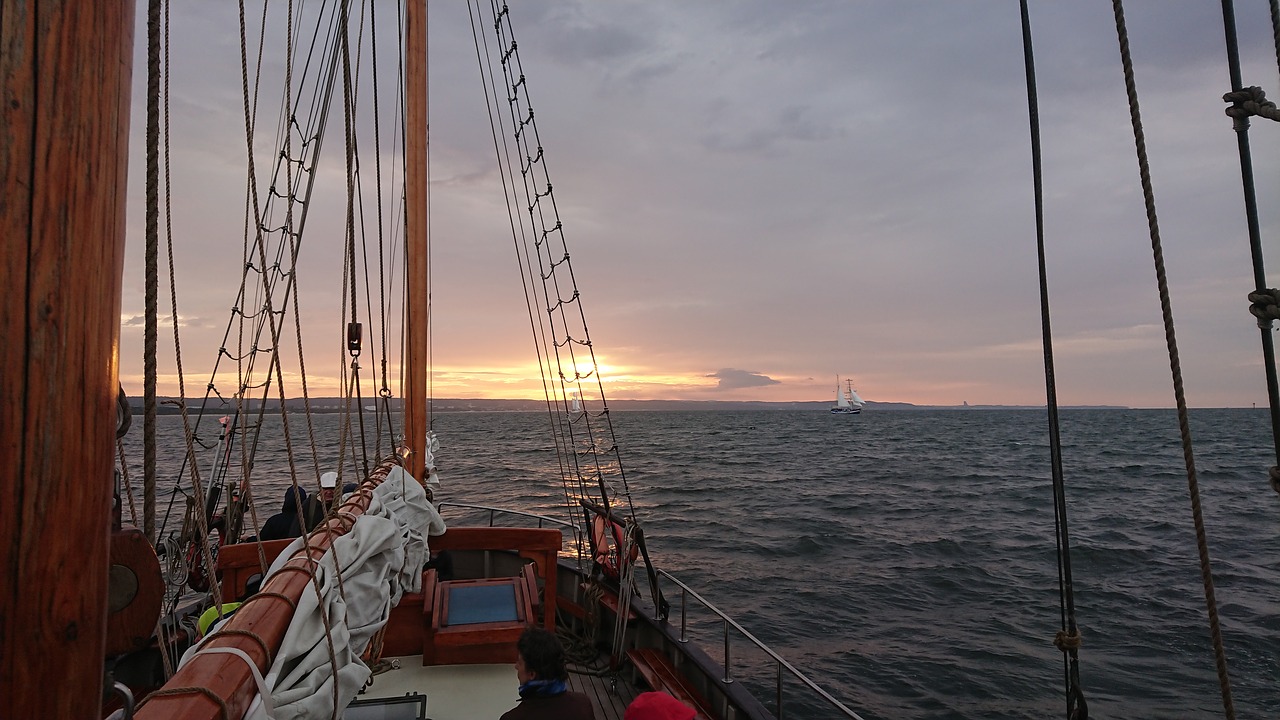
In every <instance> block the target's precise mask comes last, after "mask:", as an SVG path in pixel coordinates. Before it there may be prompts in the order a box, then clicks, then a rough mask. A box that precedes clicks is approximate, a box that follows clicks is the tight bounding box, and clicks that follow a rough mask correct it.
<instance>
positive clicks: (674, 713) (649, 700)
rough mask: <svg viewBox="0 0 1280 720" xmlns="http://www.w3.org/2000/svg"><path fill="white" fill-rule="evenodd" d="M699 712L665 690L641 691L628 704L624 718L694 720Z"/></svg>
mask: <svg viewBox="0 0 1280 720" xmlns="http://www.w3.org/2000/svg"><path fill="white" fill-rule="evenodd" d="M697 714H698V713H697V712H696V711H695V710H694V709H693V708H691V707H689V706H688V705H685V704H684V703H682V702H680V701H679V700H677V699H675V698H673V697H671V696H670V695H668V694H667V693H664V692H646V693H640V694H639V695H637V696H636V699H635V700H632V701H631V704H630V705H628V706H627V712H626V714H625V715H623V716H622V717H623V720H693V718H694V717H695V716H697Z"/></svg>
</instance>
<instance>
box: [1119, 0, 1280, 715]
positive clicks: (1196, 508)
mask: <svg viewBox="0 0 1280 720" xmlns="http://www.w3.org/2000/svg"><path fill="white" fill-rule="evenodd" d="M1229 4H1230V0H1224V2H1223V8H1224V9H1225V8H1226V7H1227V5H1229ZM1112 7H1113V9H1114V10H1115V18H1116V36H1117V38H1118V40H1119V43H1120V59H1121V61H1122V62H1123V64H1124V87H1125V92H1126V94H1127V95H1128V97H1129V119H1130V122H1131V123H1132V125H1133V139H1134V145H1135V147H1136V151H1137V158H1138V174H1139V176H1140V177H1141V180H1142V199H1143V203H1144V205H1145V206H1146V210H1147V226H1148V228H1149V230H1150V233H1151V252H1152V258H1153V261H1154V264H1155V271H1156V284H1157V286H1158V288H1159V292H1160V312H1161V315H1162V316H1163V318H1164V336H1165V343H1166V344H1167V345H1168V349H1169V370H1170V372H1171V373H1172V375H1173V393H1174V398H1175V399H1176V401H1177V406H1178V431H1179V432H1180V433H1181V435H1182V457H1183V461H1184V462H1185V464H1186V468H1187V491H1188V494H1189V495H1190V499H1191V517H1192V519H1193V521H1194V522H1195V531H1196V550H1197V551H1198V552H1199V555H1200V577H1201V581H1202V582H1203V584H1204V599H1205V608H1206V611H1207V613H1208V616H1209V631H1210V634H1211V635H1212V637H1213V654H1214V659H1215V662H1216V665H1217V670H1218V684H1219V687H1220V689H1221V691H1222V707H1223V710H1224V712H1225V713H1226V717H1227V718H1234V717H1235V708H1234V706H1233V704H1232V702H1231V680H1230V678H1229V676H1228V675H1227V656H1226V651H1225V650H1224V649H1223V644H1222V629H1221V627H1220V626H1219V623H1218V603H1217V600H1216V599H1215V598H1214V592H1213V571H1212V568H1211V565H1210V561H1209V545H1208V541H1207V539H1206V536H1205V530H1204V516H1203V513H1202V512H1201V508H1200V486H1199V482H1198V480H1197V479H1196V463H1195V457H1194V455H1193V453H1192V443H1191V426H1190V423H1189V418H1188V413H1187V401H1186V396H1185V393H1184V392H1183V385H1182V365H1181V362H1180V361H1179V359H1178V341H1177V338H1176V337H1175V336H1174V326H1173V307H1172V305H1171V303H1170V300H1169V282H1168V278H1167V277H1166V275H1165V268H1164V249H1163V245H1162V243H1161V241H1160V225H1159V222H1158V221H1157V218H1156V201H1155V191H1154V190H1153V188H1152V183H1151V169H1150V166H1149V165H1148V163H1147V142H1146V136H1145V135H1144V134H1143V131H1142V115H1141V112H1140V111H1139V108H1138V88H1137V84H1136V82H1135V80H1134V73H1133V58H1132V56H1131V54H1130V52H1129V31H1128V29H1127V28H1126V26H1125V20H1124V3H1123V1H1122V0H1112ZM1264 337H1268V338H1269V336H1268V335H1267V334H1266V333H1265V332H1264ZM1269 366H1270V363H1269ZM1273 412H1274V406H1273Z"/></svg>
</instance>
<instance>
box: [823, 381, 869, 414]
mask: <svg viewBox="0 0 1280 720" xmlns="http://www.w3.org/2000/svg"><path fill="white" fill-rule="evenodd" d="M863 405H866V402H864V401H863V399H862V398H861V397H859V396H858V391H857V390H854V389H853V381H852V380H845V387H844V389H843V390H842V389H841V388H840V376H839V375H837V376H836V405H835V407H833V408H831V413H832V414H833V415H857V414H858V413H860V412H862V406H863Z"/></svg>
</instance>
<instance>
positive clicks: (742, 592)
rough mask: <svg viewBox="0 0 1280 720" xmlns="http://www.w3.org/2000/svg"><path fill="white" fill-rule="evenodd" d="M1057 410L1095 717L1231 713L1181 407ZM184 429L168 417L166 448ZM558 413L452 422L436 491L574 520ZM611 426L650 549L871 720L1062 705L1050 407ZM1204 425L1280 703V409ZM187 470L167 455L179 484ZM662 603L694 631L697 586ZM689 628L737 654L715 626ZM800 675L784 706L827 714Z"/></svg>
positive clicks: (765, 692) (746, 671)
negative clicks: (553, 431) (1204, 579)
mask: <svg viewBox="0 0 1280 720" xmlns="http://www.w3.org/2000/svg"><path fill="white" fill-rule="evenodd" d="M1061 420H1062V441H1063V454H1064V470H1065V477H1066V483H1067V503H1068V511H1067V512H1068V520H1069V523H1070V533H1071V544H1072V563H1073V571H1074V579H1075V603H1076V612H1077V619H1078V622H1079V624H1080V627H1081V632H1082V634H1083V638H1084V645H1083V648H1082V649H1081V651H1080V668H1081V676H1082V679H1083V683H1084V690H1085V696H1086V699H1087V701H1088V703H1089V708H1090V711H1091V715H1092V716H1093V717H1095V718H1214V717H1222V716H1223V710H1222V700H1221V695H1220V692H1219V688H1218V680H1217V674H1216V672H1215V669H1214V660H1213V654H1212V650H1211V645H1210V639H1209V630H1208V621H1207V620H1206V615H1205V607H1204V594H1203V590H1202V586H1201V580H1200V570H1199V564H1198V559H1197V554H1196V546H1195V536H1194V531H1193V526H1192V521H1191V510H1190V504H1189V500H1188V494H1187V477H1186V471H1185V465H1184V462H1183V457H1182V450H1181V444H1180V439H1179V435H1178V429H1177V416H1176V414H1175V413H1174V411H1172V410H1066V411H1063V412H1062V418H1061ZM277 422H278V421H277ZM339 422H340V416H338V415H321V416H317V417H316V420H315V429H316V433H317V435H319V436H321V437H322V438H323V437H336V434H337V432H338V423H339ZM369 422H372V421H371V420H370V421H369ZM179 423H180V420H179V419H178V418H176V417H162V418H160V432H161V434H162V440H161V442H162V444H163V445H164V446H165V447H166V448H167V450H169V451H172V450H174V449H177V448H178V447H180V442H181V440H180V437H181V436H180V433H178V432H177V431H178V429H179V428H180V424H179ZM547 424H548V417H547V415H546V414H545V413H446V414H438V415H437V416H436V417H435V420H434V428H435V430H436V432H437V433H438V434H439V436H440V440H441V449H440V452H439V453H438V454H437V462H438V465H439V466H440V469H441V475H442V480H443V482H444V486H443V489H442V490H441V491H440V492H439V493H438V495H437V499H442V500H446V501H456V502H470V503H478V504H485V505H500V506H514V507H521V508H525V509H534V510H537V511H541V512H544V513H546V514H549V515H552V516H555V517H567V514H566V513H565V510H564V493H563V491H562V489H561V487H560V483H559V480H558V479H557V476H556V468H557V463H556V458H555V454H554V452H553V450H552V447H551V444H550V442H549V441H548V440H547V439H546V437H547V434H546V431H545V429H546V427H547ZM140 425H141V423H140V422H137V423H135V430H134V431H133V432H132V433H131V436H130V438H129V441H128V445H129V446H130V448H131V450H130V457H131V474H132V475H133V477H134V478H135V479H136V478H138V477H140V469H139V467H138V465H137V464H138V463H140V462H141V457H142V456H141V452H140V449H139V448H138V444H139V443H140V440H138V439H137V438H138V436H139V435H140ZM613 425H614V429H615V432H616V435H617V439H618V443H619V446H620V448H621V452H622V457H623V464H624V468H625V469H626V477H627V480H628V484H629V487H630V490H631V495H632V501H633V502H634V504H635V507H636V512H637V516H638V517H639V519H640V521H641V523H642V525H643V527H644V530H645V533H646V536H647V538H648V542H649V548H650V552H651V556H652V557H653V559H654V562H655V563H656V564H657V565H658V566H659V567H661V568H663V569H665V570H667V571H669V572H671V573H673V574H674V575H675V576H677V577H679V578H680V579H681V580H683V581H685V582H686V583H688V584H690V585H691V586H693V587H695V588H697V589H699V591H700V593H701V594H702V595H703V596H704V597H705V598H706V599H707V600H709V601H711V602H713V603H715V604H716V605H718V606H719V607H720V608H721V609H722V610H725V611H726V612H728V613H729V614H731V615H732V616H733V617H734V618H735V619H737V620H738V621H739V622H740V623H741V624H742V625H744V626H745V627H746V628H747V629H748V630H749V631H750V632H752V633H754V634H755V635H756V636H757V637H759V638H760V639H761V640H763V641H765V642H766V643H768V644H769V645H770V646H771V647H773V648H774V649H775V650H776V651H778V652H779V653H780V654H782V655H783V656H784V657H786V658H787V659H788V660H789V661H790V662H791V663H792V664H794V665H795V666H796V667H797V668H799V669H800V670H801V671H802V672H804V673H806V674H807V675H809V676H810V677H811V678H812V679H813V680H815V681H816V682H818V683H819V684H820V685H822V686H823V687H824V688H826V689H827V690H828V691H829V692H831V693H832V694H833V695H834V696H835V697H837V698H838V699H840V700H841V701H843V702H844V703H845V704H846V705H848V706H849V707H851V708H852V709H853V710H855V711H856V712H858V713H859V714H861V715H862V716H863V717H864V718H867V719H868V720H870V719H871V718H921V719H923V718H1047V717H1063V716H1065V702H1064V700H1063V662H1062V655H1061V653H1060V652H1058V651H1057V650H1056V649H1055V648H1054V646H1053V644H1052V639H1053V636H1054V633H1055V632H1056V631H1057V630H1058V628H1059V622H1060V611H1059V605H1058V581H1057V567H1056V564H1055V560H1054V557H1055V550H1054V548H1055V545H1054V528H1053V517H1054V514H1053V500H1052V494H1051V487H1050V472H1051V470H1050V458H1049V443H1048V431H1047V421H1046V419H1045V414H1044V412H1043V411H1032V410H969V411H963V410H939V411H882V412H876V411H874V410H873V411H868V412H865V413H863V414H862V415H857V416H833V415H830V414H828V413H826V412H790V411H750V412H732V411H720V412H615V413H613ZM277 427H278V426H277ZM1191 427H1192V434H1193V438H1194V440H1195V453H1196V455H1195V457H1196V463H1197V469H1198V475H1199V482H1200V490H1201V494H1202V499H1203V505H1204V515H1205V522H1206V525H1207V528H1208V542H1209V550H1210V553H1211V556H1212V558H1213V569H1214V579H1215V581H1216V591H1217V600H1218V603H1219V612H1220V615H1221V620H1222V626H1223V631H1224V635H1225V642H1226V650H1227V659H1228V667H1229V670H1230V673H1231V681H1232V690H1233V696H1234V702H1235V708H1236V712H1237V715H1238V716H1239V717H1242V718H1244V717H1254V718H1257V717H1266V718H1274V717H1280V497H1278V496H1277V495H1276V493H1275V492H1273V491H1272V490H1271V488H1270V487H1269V486H1268V484H1267V468H1268V467H1269V466H1270V465H1272V464H1274V462H1273V461H1274V458H1273V457H1272V455H1271V449H1270V445H1269V443H1270V437H1271V434H1270V427H1269V418H1268V415H1267V413H1266V412H1265V411H1263V410H1193V411H1192V414H1191ZM300 433H302V429H301V426H300V422H295V425H294V428H293V432H292V433H291V434H293V435H294V436H295V437H303V436H304V434H302V435H300ZM261 445H262V450H261V451H260V454H259V461H258V465H257V470H256V471H255V472H256V473H257V474H258V476H259V477H261V478H263V483H264V484H263V485H261V486H257V487H263V488H264V489H262V490H260V491H259V492H260V494H259V497H263V498H266V499H264V500H262V501H260V509H259V512H260V513H262V514H261V515H260V518H261V519H262V520H265V518H266V515H269V514H270V513H272V512H275V511H276V509H277V508H276V505H277V502H278V501H277V500H275V498H279V497H280V489H281V488H283V487H284V483H287V482H288V472H289V470H288V465H287V463H282V462H281V461H279V460H275V461H271V460H269V459H268V458H269V457H270V455H271V454H272V453H278V452H279V451H281V450H283V448H284V445H285V443H284V441H283V434H282V433H281V432H279V430H278V429H277V430H274V431H271V430H268V431H267V432H265V433H264V435H263V437H262V440H261ZM214 454H216V450H214V451H207V452H205V453H204V454H203V457H202V460H201V464H202V465H204V463H205V462H208V463H209V464H210V465H211V464H212V462H213V460H212V458H211V456H212V455H214ZM319 454H320V455H321V463H322V464H327V465H330V466H331V465H332V464H334V463H336V461H337V458H336V453H329V452H328V451H321V452H320V453H319ZM273 462H274V463H275V464H274V465H273V464H272V463H273ZM298 466H299V469H300V470H302V471H304V472H305V471H306V469H307V468H310V467H311V466H312V465H311V461H309V460H308V461H305V462H299V463H298ZM176 469H177V466H176V465H174V464H173V461H172V460H170V459H166V460H165V461H163V462H162V464H161V477H162V480H161V485H162V488H163V487H165V482H166V481H165V480H164V478H165V477H166V475H165V474H164V473H166V472H168V473H169V474H168V476H167V477H169V478H170V479H169V480H168V481H167V482H168V484H169V487H171V486H172V483H173V480H172V478H173V476H174V472H175V471H176ZM324 469H329V468H328V467H325V468H324ZM276 477H278V478H279V479H278V480H275V479H272V480H270V481H268V480H267V478H276ZM127 512H128V510H127V509H126V513H127ZM164 513H165V500H164V499H163V497H162V500H161V505H160V514H161V519H162V520H163V516H164ZM446 517H448V515H446ZM178 521H180V515H178V517H177V519H175V520H171V521H170V523H171V524H173V523H176V522H178ZM666 592H667V594H668V598H669V599H670V600H671V601H672V605H673V620H677V621H678V615H677V614H676V613H678V608H679V598H680V594H679V592H678V590H677V589H675V588H667V591H666ZM693 624H694V627H695V630H696V631H697V632H699V633H701V634H700V635H699V636H696V639H697V640H698V641H699V642H700V644H702V645H704V647H706V648H707V649H708V650H709V651H710V652H712V654H713V655H715V656H717V657H720V656H722V654H723V650H722V647H723V636H722V634H721V633H722V630H721V626H720V625H719V624H716V623H710V622H707V621H706V620H705V618H704V619H701V620H700V619H699V617H697V616H694V617H693ZM748 648H749V645H748V644H747V643H746V642H745V641H743V640H742V639H741V638H737V637H734V638H733V650H732V653H733V663H732V666H733V674H734V677H735V678H736V679H738V680H741V681H746V682H748V684H752V683H754V684H755V686H756V687H758V688H759V691H758V692H757V694H758V695H759V696H760V697H761V698H762V699H763V700H764V701H765V702H766V705H768V706H770V707H772V705H773V683H774V678H775V672H776V671H775V667H774V665H773V664H772V662H771V661H768V660H767V659H766V658H763V657H762V656H760V655H758V654H754V653H752V652H749V651H748ZM785 688H786V689H785V691H784V692H785V699H784V708H785V711H786V716H787V717H789V718H815V719H816V718H827V717H834V714H833V712H832V711H831V710H829V709H827V708H824V707H823V706H820V705H815V704H813V703H812V702H810V701H809V700H808V699H807V698H805V697H804V693H802V692H801V691H800V689H799V687H798V685H796V684H795V683H793V682H788V683H787V684H786V686H785Z"/></svg>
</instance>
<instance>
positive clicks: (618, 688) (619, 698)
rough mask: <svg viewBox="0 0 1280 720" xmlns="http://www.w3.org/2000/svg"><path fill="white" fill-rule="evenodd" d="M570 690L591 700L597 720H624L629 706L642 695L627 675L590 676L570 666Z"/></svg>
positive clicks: (574, 666)
mask: <svg viewBox="0 0 1280 720" xmlns="http://www.w3.org/2000/svg"><path fill="white" fill-rule="evenodd" d="M615 679H616V684H615ZM569 689H570V690H574V691H576V692H580V693H582V694H584V695H586V696H587V697H589V698H591V704H592V705H593V706H594V707H595V711H596V720H622V716H623V713H625V712H626V710H627V705H630V704H631V701H632V700H634V699H635V697H636V695H638V694H639V693H640V691H639V690H637V689H636V688H635V686H634V685H632V684H631V683H630V682H628V681H627V677H626V675H625V674H619V675H614V676H609V675H598V674H588V673H585V672H581V671H580V668H579V667H578V666H576V665H570V666H569Z"/></svg>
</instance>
